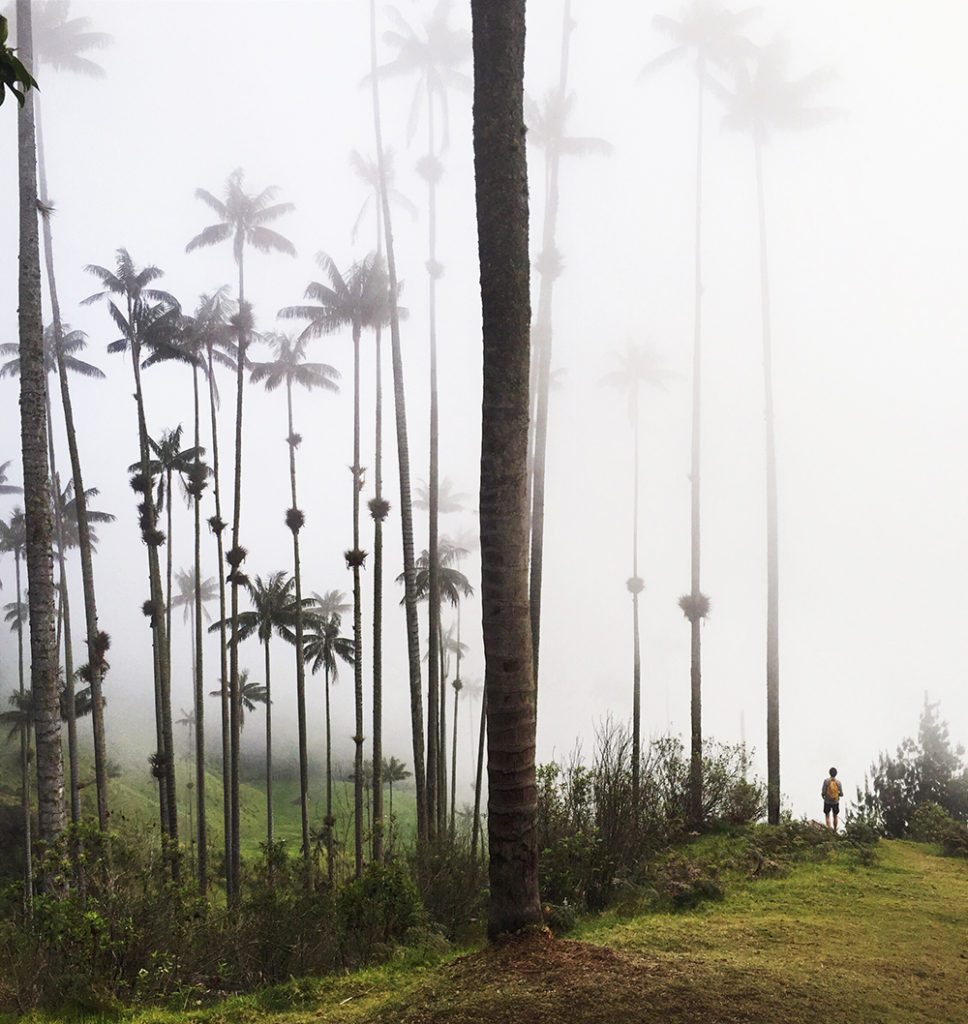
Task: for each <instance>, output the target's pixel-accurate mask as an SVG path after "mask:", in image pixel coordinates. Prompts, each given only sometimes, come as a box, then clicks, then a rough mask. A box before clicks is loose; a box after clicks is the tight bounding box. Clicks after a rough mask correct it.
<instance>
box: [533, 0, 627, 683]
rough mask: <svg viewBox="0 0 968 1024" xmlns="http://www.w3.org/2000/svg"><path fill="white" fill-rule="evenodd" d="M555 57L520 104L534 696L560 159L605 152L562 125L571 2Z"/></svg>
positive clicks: (569, 100) (568, 98)
mask: <svg viewBox="0 0 968 1024" xmlns="http://www.w3.org/2000/svg"><path fill="white" fill-rule="evenodd" d="M562 22H563V24H562V33H561V56H560V69H559V75H558V84H557V86H556V87H555V88H554V89H551V90H550V91H549V92H548V93H547V94H546V96H545V98H544V102H543V103H542V105H541V106H540V107H539V106H538V105H537V104H536V103H534V102H531V101H529V100H528V99H527V98H525V118H526V120H527V125H528V142H530V143H532V144H534V145H536V146H538V147H539V148H541V149H542V150H543V151H544V223H543V225H542V236H541V251H540V252H539V253H538V256H537V259H536V260H535V267H536V269H537V271H538V273H539V275H540V276H541V284H540V287H539V289H538V306H537V309H536V310H535V311H534V322H533V324H532V330H531V392H532V393H531V396H530V397H531V426H530V433H529V447H530V462H531V478H530V481H529V493H530V508H529V511H530V513H531V568H530V571H531V579H530V601H531V642H532V649H533V654H534V680H535V690H537V687H538V666H539V655H540V648H541V585H542V577H543V571H544V518H545V516H544V509H545V473H546V457H547V451H548V407H549V404H550V399H551V377H552V374H551V349H552V309H553V297H554V285H555V281H557V279H558V276H559V275H560V274H561V271H562V266H563V263H562V259H561V254H560V253H559V252H558V248H557V233H558V206H559V199H560V192H559V178H560V167H561V158H562V157H563V156H588V155H591V154H598V155H603V154H607V153H609V152H611V146H610V145H609V144H608V143H607V142H605V141H604V140H603V139H598V138H592V137H587V136H586V137H581V136H574V135H570V134H569V132H568V119H569V117H570V116H571V112H572V110H573V108H574V105H575V94H574V93H573V92H569V91H568V62H569V54H570V44H571V33H572V30H573V29H574V22H573V21H572V20H571V0H565V3H564V6H563V11H562Z"/></svg>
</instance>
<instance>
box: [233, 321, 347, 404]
mask: <svg viewBox="0 0 968 1024" xmlns="http://www.w3.org/2000/svg"><path fill="white" fill-rule="evenodd" d="M264 340H265V341H267V342H268V343H269V345H270V346H271V347H272V350H273V355H274V356H275V359H273V360H272V361H271V362H266V363H253V364H252V375H251V380H252V383H253V384H264V385H265V389H266V391H275V390H276V388H278V387H279V386H280V385H281V384H285V385H287V386H288V387H292V386H293V385H294V384H295V385H298V386H299V387H303V388H306V390H307V391H312V390H313V389H314V388H323V389H324V390H326V391H339V387H338V386H337V385H336V383H335V381H337V380H339V376H340V374H339V370H337V369H335V367H332V366H329V365H328V364H327V363H307V362H306V340H307V339H306V338H304V337H301V336H300V337H299V338H290V337H289V336H288V335H285V334H276V333H272V334H267V335H265V336H264Z"/></svg>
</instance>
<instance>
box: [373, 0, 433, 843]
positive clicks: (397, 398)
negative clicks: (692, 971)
mask: <svg viewBox="0 0 968 1024" xmlns="http://www.w3.org/2000/svg"><path fill="white" fill-rule="evenodd" d="M369 77H370V96H371V100H372V110H373V134H374V139H375V142H376V164H377V178H378V186H379V192H380V194H379V204H378V205H379V210H380V214H381V219H382V222H383V225H382V226H383V237H384V238H385V240H386V264H387V278H388V281H389V312H390V352H391V357H392V365H393V405H394V412H395V422H396V435H397V467H398V470H399V472H398V478H399V481H400V533H401V540H402V544H403V572H404V576H405V577H406V588H405V597H406V622H407V658H408V663H409V675H410V728H411V736H412V741H413V770H414V775H415V780H414V781H415V783H416V804H417V841H418V843H422V842H424V841H425V840H426V838H427V826H428V819H427V790H426V772H425V770H424V737H423V709H422V707H421V694H420V631H419V624H418V622H417V599H416V596H415V594H414V583H413V579H414V572H415V570H414V564H413V562H414V559H413V507H412V505H411V500H410V442H409V439H408V436H407V403H406V394H405V388H404V380H403V349H402V346H401V344H400V316H401V312H400V309H399V307H398V305H397V295H398V290H399V288H398V286H399V282H398V279H397V263H396V253H395V251H394V246H393V224H392V211H391V209H390V195H391V190H390V179H389V174H388V163H389V161H388V158H387V153H386V152H385V151H384V148H383V126H382V123H381V117H380V84H379V76H378V75H377V50H376V0H370V76H369ZM374 500H376V499H374ZM373 511H374V520H375V522H378V521H379V515H380V514H381V512H385V511H386V510H384V509H382V508H381V506H379V505H378V506H377V509H376V510H373ZM381 569H382V562H381ZM381 585H382V579H381ZM377 636H378V637H380V639H381V642H382V634H381V632H380V631H379V630H378V631H377ZM374 664H377V662H376V661H374ZM376 678H377V677H375V679H376ZM378 697H379V694H375V695H374V701H373V714H374V718H375V719H377V720H378V719H379V718H380V716H381V715H382V702H381V700H380V699H378ZM378 732H379V730H377V733H378ZM376 738H377V737H375V739H376ZM381 768H382V762H381ZM381 794H382V790H381ZM381 800H382V796H381ZM374 842H375V843H379V842H382V838H381V831H380V830H379V829H378V830H377V831H376V834H375V837H374Z"/></svg>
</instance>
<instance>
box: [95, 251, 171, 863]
mask: <svg viewBox="0 0 968 1024" xmlns="http://www.w3.org/2000/svg"><path fill="white" fill-rule="evenodd" d="M86 269H87V270H88V272H89V273H91V274H93V275H94V277H96V278H97V279H98V280H99V281H100V282H101V284H102V285H103V286H104V287H103V291H100V292H96V293H95V294H93V295H91V296H89V297H88V298H87V299H85V300H84V303H85V304H87V303H91V302H97V301H104V302H106V303H107V306H108V312H109V313H110V315H111V319H112V320H113V321H114V323H115V326H116V327H117V328H118V329H119V330H120V331H121V337H120V338H119V339H118V340H117V341H114V342H112V343H111V344H110V345H108V351H109V352H118V353H126V352H130V355H131V368H132V373H133V375H134V388H135V404H136V409H137V417H138V448H139V456H140V468H139V471H138V472H137V473H135V474H134V476H133V477H132V479H131V485H132V488H133V489H134V490H135V492H136V493H137V494H139V495H140V497H141V501H140V503H139V506H138V513H139V521H140V525H141V538H142V540H143V542H144V544H145V546H146V548H147V549H148V583H149V588H150V597H149V599H148V601H147V602H146V603H145V605H144V612H145V615H146V616H147V618H148V620H149V623H150V625H151V629H152V638H153V643H154V653H155V657H154V665H155V706H156V711H155V717H156V722H157V730H156V731H157V740H158V751H157V754H158V756H157V759H156V771H157V772H158V780H159V796H160V800H159V802H160V810H161V819H162V829H163V832H164V833H165V834H166V835H167V837H168V839H169V851H168V852H169V854H170V860H171V867H172V872H173V874H175V875H177V873H178V858H177V855H176V851H177V839H178V815H177V811H176V808H177V797H176V793H175V766H174V758H173V756H172V749H173V748H172V719H171V662H170V660H169V657H168V640H167V632H166V628H165V625H166V623H165V598H164V592H163V590H162V585H161V569H160V565H159V558H158V548H159V546H160V545H161V544H163V543H164V541H165V535H164V533H163V532H162V531H161V530H159V529H158V509H157V507H156V505H155V502H154V495H153V493H152V487H151V479H152V475H151V469H150V446H149V438H148V428H147V419H146V416H145V403H144V392H143V389H142V383H141V369H142V360H143V359H145V358H147V356H148V355H150V354H152V353H154V352H157V351H158V350H161V349H164V348H166V347H167V346H168V345H169V344H170V341H171V337H172V335H173V332H174V331H176V330H177V325H178V320H179V317H180V310H179V306H178V303H177V302H176V300H175V299H174V297H173V296H171V295H170V294H168V293H167V292H165V291H161V290H159V289H156V288H153V287H151V286H152V285H153V284H154V282H155V281H157V280H158V279H159V278H160V277H161V276H162V271H161V270H159V269H158V267H154V266H147V267H143V268H141V269H139V268H138V267H137V266H136V264H135V262H134V260H132V258H131V255H130V254H129V253H128V250H127V249H123V248H122V249H118V250H117V253H116V259H115V269H114V270H109V269H107V268H106V267H102V266H98V265H95V264H92V265H90V266H88V267H87V268H86ZM115 297H116V298H117V300H118V301H115Z"/></svg>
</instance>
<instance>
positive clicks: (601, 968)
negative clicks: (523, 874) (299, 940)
mask: <svg viewBox="0 0 968 1024" xmlns="http://www.w3.org/2000/svg"><path fill="white" fill-rule="evenodd" d="M714 974H715V978H713V977H712V976H711V972H710V965H709V964H707V963H704V962H703V961H700V960H698V959H684V958H681V957H677V958H675V960H672V959H671V958H670V959H666V958H661V959H660V958H656V957H646V956H639V955H636V954H633V953H623V952H617V951H616V950H614V949H607V948H605V947H602V946H595V945H591V944H588V943H583V942H570V941H565V940H561V939H553V938H552V937H551V936H550V935H549V934H532V935H528V936H523V937H518V938H513V939H509V940H506V941H504V942H501V943H499V944H497V945H495V946H492V947H490V948H488V949H485V950H482V951H481V952H479V953H475V954H473V955H471V956H467V957H463V958H461V959H460V960H456V961H454V962H453V963H451V964H450V965H448V966H447V967H446V968H444V969H443V970H442V971H440V972H439V973H438V974H437V975H436V976H435V978H434V980H433V982H431V983H429V984H428V985H427V987H426V988H424V989H422V990H420V991H418V992H416V993H414V992H411V993H410V994H409V996H408V999H407V1003H406V1005H405V1006H403V1005H398V1006H396V1007H393V1006H387V1007H385V1008H384V1009H383V1011H382V1012H381V1013H380V1015H379V1018H378V1019H379V1020H380V1021H381V1022H387V1024H389V1022H390V1021H393V1022H399V1024H472V1022H473V1024H579V1022H586V1024H606V1022H607V1024H633V1022H634V1024H653V1022H655V1024H658V1022H662V1024H750V1022H757V1021H762V1020H763V1019H764V1017H763V1010H764V1009H765V1008H766V1007H765V1005H764V1004H766V1005H769V1003H770V1002H772V998H773V997H774V996H775V995H777V994H778V993H776V992H775V991H774V992H773V993H768V992H766V991H764V986H763V981H762V979H757V978H756V977H755V972H752V971H744V970H736V969H725V970H724V965H722V964H719V965H716V968H715V970H714ZM808 998H809V997H808ZM818 1009H819V1007H818ZM794 1019H799V1018H794Z"/></svg>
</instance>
